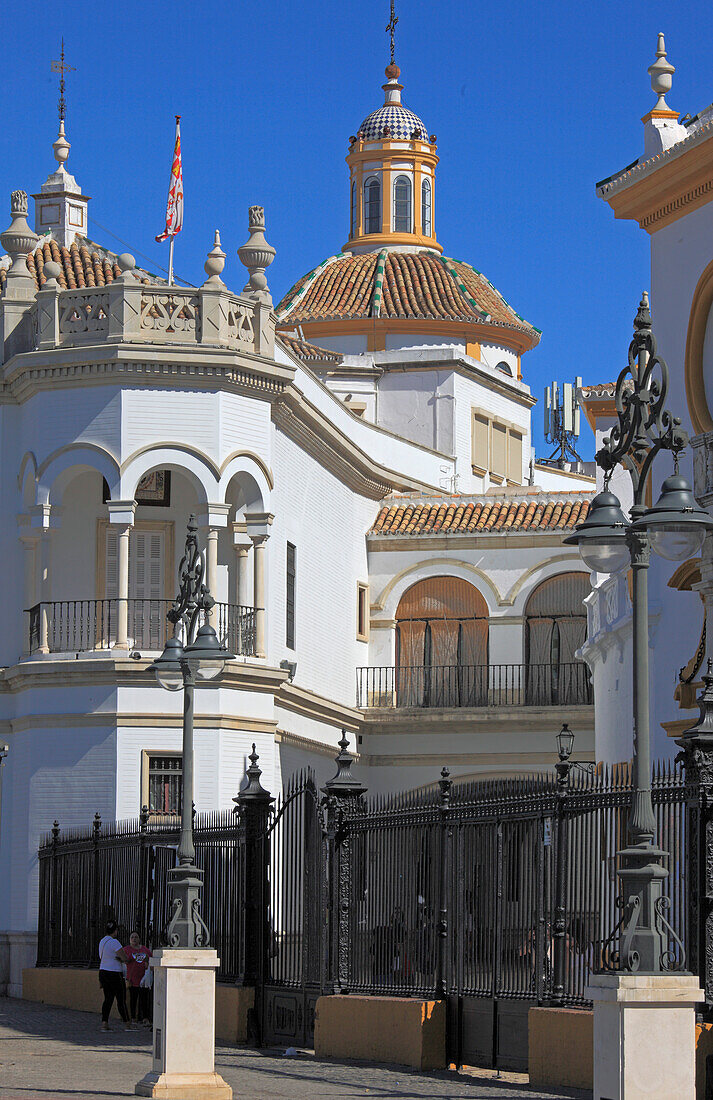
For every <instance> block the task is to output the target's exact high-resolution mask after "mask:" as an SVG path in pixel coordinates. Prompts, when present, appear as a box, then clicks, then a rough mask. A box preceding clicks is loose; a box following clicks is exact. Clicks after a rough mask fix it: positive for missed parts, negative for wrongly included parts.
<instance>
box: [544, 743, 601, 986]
mask: <svg viewBox="0 0 713 1100" xmlns="http://www.w3.org/2000/svg"><path fill="white" fill-rule="evenodd" d="M556 740H557V756H558V757H559V759H558V761H557V763H556V764H555V772H556V773H557V787H556V799H557V801H556V804H555V806H556V809H555V912H554V921H553V923H552V939H553V956H554V959H553V963H554V966H553V971H554V972H553V975H552V1002H553V1004H555V1005H562V1004H564V979H565V964H566V958H567V951H566V946H567V945H566V942H565V941H566V934H567V919H566V913H567V908H566V896H567V866H568V864H567V854H568V853H567V818H566V815H565V802H566V800H567V795H568V793H569V776H570V772H571V771H572V769H573V768H577V769H578V770H579V771H582V772H586V774H587V775H592V774H593V773H594V771H595V768H596V765H595V764H582V763H580V762H579V761H578V760H570V757H571V755H572V752H573V751H574V734H573V732H572V730H571V729H570V728H569V726H568V725H567V723H566V722H565V723H564V725H563V726H562V729H561V730H560V731H559V733H558V734H557V738H556Z"/></svg>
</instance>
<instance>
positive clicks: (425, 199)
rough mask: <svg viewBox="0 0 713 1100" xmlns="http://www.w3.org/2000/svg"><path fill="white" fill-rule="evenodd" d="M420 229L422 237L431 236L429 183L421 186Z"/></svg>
mask: <svg viewBox="0 0 713 1100" xmlns="http://www.w3.org/2000/svg"><path fill="white" fill-rule="evenodd" d="M421 229H422V231H423V235H424V237H430V236H432V230H431V181H430V180H424V181H423V183H422V184H421Z"/></svg>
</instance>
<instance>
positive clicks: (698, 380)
mask: <svg viewBox="0 0 713 1100" xmlns="http://www.w3.org/2000/svg"><path fill="white" fill-rule="evenodd" d="M712 305H713V260H712V261H711V262H710V263H709V264H708V267H707V268H706V269H705V271H704V272H703V274H702V275H701V277H700V279H699V280H698V284H697V286H696V289H695V291H694V292H693V299H692V301H691V312H690V315H689V318H688V332H687V334H686V358H685V368H684V379H685V385H686V401H687V402H688V413H689V415H690V417H691V423H692V424H693V427H694V429H695V431H696V434H697V435H700V434H702V433H703V432H709V431H711V430H712V429H713V417H712V416H711V412H710V408H709V407H708V399H707V397H706V387H705V381H704V378H703V345H704V343H705V339H706V329H707V327H708V316H709V314H710V311H711V306H712Z"/></svg>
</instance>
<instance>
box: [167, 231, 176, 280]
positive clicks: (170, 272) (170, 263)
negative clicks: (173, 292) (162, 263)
mask: <svg viewBox="0 0 713 1100" xmlns="http://www.w3.org/2000/svg"><path fill="white" fill-rule="evenodd" d="M175 239H176V234H175V233H172V234H171V241H170V244H169V246H168V285H169V286H173V242H174V241H175Z"/></svg>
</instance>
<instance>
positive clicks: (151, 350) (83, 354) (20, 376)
mask: <svg viewBox="0 0 713 1100" xmlns="http://www.w3.org/2000/svg"><path fill="white" fill-rule="evenodd" d="M294 376H295V369H294V368H293V367H290V366H286V365H283V364H281V363H276V362H275V361H274V360H273V359H267V358H263V357H262V356H257V355H249V354H247V353H244V352H235V351H230V350H228V349H226V348H212V347H210V346H208V345H201V346H199V347H195V346H188V345H177V346H176V347H168V346H157V345H156V344H139V343H131V344H129V343H123V344H117V345H112V344H100V345H91V346H83V347H81V348H75V347H71V348H70V347H67V348H57V349H54V350H51V351H29V352H22V353H21V354H19V355H15V356H13V358H12V359H10V360H8V362H7V363H6V364H5V366H4V370H3V380H2V382H1V383H0V403H4V404H20V403H22V402H23V401H25V400H27V398H28V397H30V396H31V395H32V394H33V393H35V392H37V391H38V390H43V389H56V388H57V387H58V386H68V387H76V386H92V385H122V384H126V383H127V382H131V383H133V384H139V385H141V384H143V385H151V384H153V385H156V386H162V387H165V386H166V385H170V384H171V383H173V384H175V385H180V386H185V385H186V384H190V386H191V387H192V388H197V389H216V388H224V389H227V390H231V391H233V392H238V393H241V394H247V395H250V396H253V397H254V396H259V397H264V398H265V399H267V400H270V401H274V400H275V398H277V397H278V396H279V395H280V394H281V393H282V392H283V390H284V389H285V387H286V386H288V385H289V384H290V383H291V382H292V381H293V379H294Z"/></svg>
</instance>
